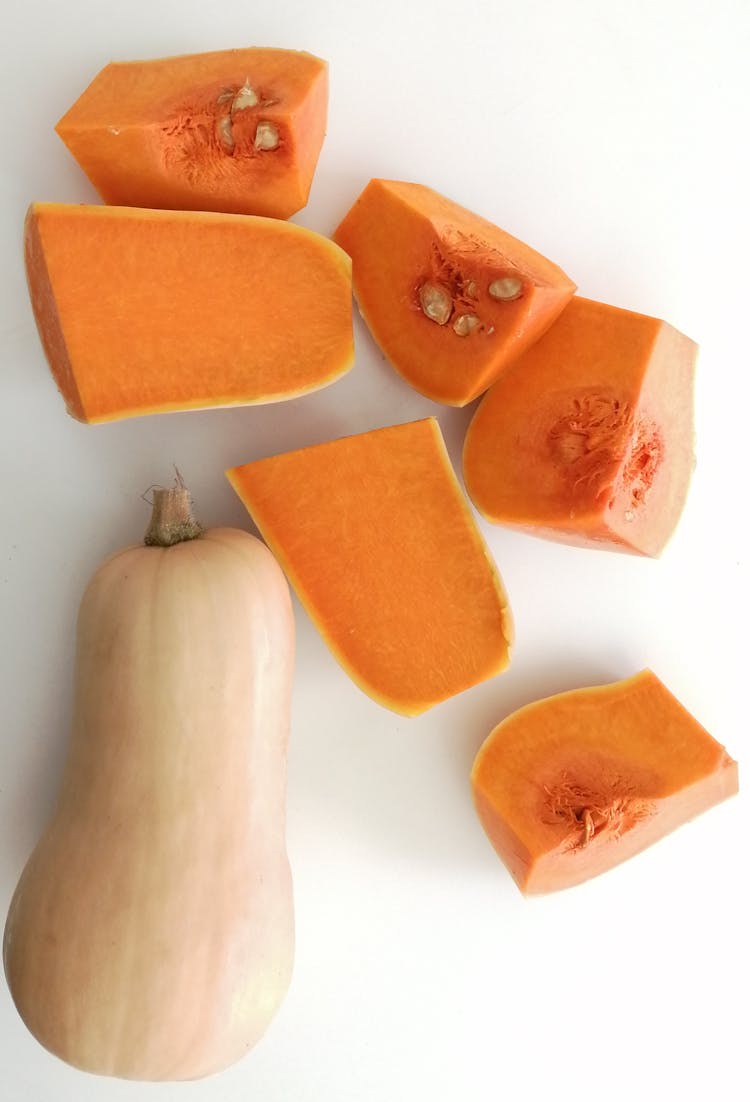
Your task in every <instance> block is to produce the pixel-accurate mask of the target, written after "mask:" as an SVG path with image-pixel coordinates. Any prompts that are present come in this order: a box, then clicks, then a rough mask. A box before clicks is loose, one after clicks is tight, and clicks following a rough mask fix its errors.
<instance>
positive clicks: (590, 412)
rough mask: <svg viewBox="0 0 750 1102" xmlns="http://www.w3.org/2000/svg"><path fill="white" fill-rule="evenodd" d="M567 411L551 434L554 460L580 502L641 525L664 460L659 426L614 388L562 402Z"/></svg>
mask: <svg viewBox="0 0 750 1102" xmlns="http://www.w3.org/2000/svg"><path fill="white" fill-rule="evenodd" d="M557 406H558V409H560V408H561V409H562V410H563V413H562V415H559V416H558V417H557V418H556V420H555V421H554V423H553V424H552V425H551V427H550V429H549V431H548V434H547V444H548V447H549V451H550V454H551V456H552V458H553V460H554V462H555V465H556V466H557V468H558V470H559V472H560V475H561V477H562V478H564V479H565V481H566V482H567V483H568V486H569V488H570V491H571V494H572V495H573V496H574V497H575V498H576V499H577V500H578V501H584V500H585V501H588V502H591V503H594V502H599V501H600V499H602V498H603V497H605V495H606V500H607V504H608V507H609V508H610V509H614V508H615V507H616V506H619V507H621V508H623V510H624V517H623V519H624V520H625V521H628V522H630V521H632V520H634V519H635V516H636V512H637V510H638V509H640V508H641V507H642V506H643V505H644V503H645V502H646V499H647V498H648V495H649V491H650V489H651V487H652V485H653V483H654V480H655V478H656V475H657V472H658V470H659V467H660V466H661V463H662V461H663V458H664V443H663V438H662V434H661V432H660V430H659V428H658V426H657V425H656V424H655V423H654V422H653V421H651V420H650V419H649V418H647V417H646V416H644V415H643V414H642V413H641V412H640V411H636V410H634V409H633V407H632V405H631V404H630V403H629V402H628V401H626V400H625V399H624V397H621V396H620V395H619V394H617V393H616V392H615V391H614V390H612V389H610V388H605V387H602V388H600V389H595V388H593V387H592V388H591V389H588V390H579V391H575V392H572V393H569V394H567V395H559V396H558V398H557Z"/></svg>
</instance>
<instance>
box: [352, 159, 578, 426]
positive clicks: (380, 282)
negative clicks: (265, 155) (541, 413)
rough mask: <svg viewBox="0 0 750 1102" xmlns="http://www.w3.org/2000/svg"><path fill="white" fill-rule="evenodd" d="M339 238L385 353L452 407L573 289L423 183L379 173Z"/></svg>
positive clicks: (488, 378) (474, 392) (531, 254)
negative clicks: (389, 178) (347, 255)
mask: <svg viewBox="0 0 750 1102" xmlns="http://www.w3.org/2000/svg"><path fill="white" fill-rule="evenodd" d="M334 240H335V241H337V242H338V243H339V245H341V247H342V248H343V249H345V250H346V252H347V253H349V255H350V256H351V258H352V261H353V273H354V293H355V295H356V298H357V302H358V304H359V308H360V310H361V312H362V316H363V317H364V319H365V321H366V323H367V325H368V327H369V329H370V332H371V333H372V336H373V337H374V339H375V341H376V342H377V344H378V345H379V346H380V348H381V349H382V351H383V353H384V354H385V356H386V358H387V359H388V360H389V361H390V362H391V364H392V365H393V367H394V368H395V369H396V370H397V371H398V372H400V373H401V375H403V377H404V378H405V379H406V381H407V382H408V383H410V384H411V385H412V386H413V387H414V388H415V389H416V390H418V391H420V392H421V393H422V394H424V395H426V396H427V397H428V398H432V399H434V400H435V401H438V402H444V403H446V404H447V405H452V406H463V405H466V403H467V402H470V401H471V400H472V399H473V398H476V397H477V396H478V395H479V394H481V393H482V392H483V391H485V390H486V389H487V388H488V387H489V386H490V384H491V383H493V382H494V380H495V379H496V378H497V377H498V376H499V375H500V374H501V373H502V372H503V371H504V369H505V368H506V366H507V365H508V364H509V363H510V362H511V361H512V360H513V359H514V358H515V357H516V356H518V355H519V354H520V353H521V352H522V351H523V350H524V349H525V348H528V347H529V345H531V344H533V342H534V341H535V340H537V338H538V337H540V336H541V334H542V333H543V332H544V331H545V329H547V328H548V327H549V326H550V325H551V324H552V322H553V321H554V320H555V318H556V317H557V316H558V315H559V313H560V312H561V310H562V309H563V308H564V307H565V305H566V304H567V303H568V302H569V300H570V298H571V296H572V295H573V293H574V291H575V284H574V283H572V282H571V280H570V279H569V278H568V277H567V276H566V275H565V273H564V272H562V271H561V270H560V268H558V267H557V265H555V264H552V263H551V262H550V261H549V260H546V259H545V258H544V257H543V256H541V255H540V254H539V253H537V252H535V251H534V249H532V248H530V247H529V246H528V245H525V244H523V242H521V241H518V240H517V239H516V238H514V237H511V236H510V234H508V233H505V232H504V231H503V230H501V229H498V227H497V226H494V225H493V224H492V223H491V222H487V221H486V220H485V219H484V218H480V217H479V216H478V215H476V214H473V213H472V212H471V211H468V210H466V209H465V208H464V207H461V206H459V205H458V204H457V203H454V202H451V200H449V199H446V198H444V197H443V196H442V195H439V194H438V193H437V192H435V191H433V190H432V189H431V188H428V187H424V186H422V185H421V184H411V183H401V182H398V181H395V180H379V179H376V180H371V181H370V183H369V184H368V185H367V187H366V188H365V190H364V191H363V192H362V194H361V195H360V197H359V199H357V201H356V202H355V204H354V206H353V207H352V208H351V210H350V211H349V213H348V214H347V215H346V217H345V218H344V220H343V221H342V223H341V225H340V226H339V227H338V229H337V230H336V231H335V233H334Z"/></svg>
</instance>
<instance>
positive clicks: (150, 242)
mask: <svg viewBox="0 0 750 1102" xmlns="http://www.w3.org/2000/svg"><path fill="white" fill-rule="evenodd" d="M25 245H26V269H27V275H28V282H29V291H30V295H31V302H32V306H33V309H34V315H35V317H36V321H37V326H38V328H39V333H40V336H41V340H42V344H43V346H44V350H45V353H46V355H47V359H48V361H49V365H50V367H51V370H52V374H53V375H54V377H55V380H56V382H57V385H58V387H59V389H60V391H61V393H62V395H63V398H64V399H65V403H66V405H67V407H68V410H69V412H70V413H71V414H72V415H73V416H74V417H76V418H78V419H79V420H81V421H88V422H96V421H111V420H115V419H116V418H121V417H132V416H136V415H138V414H146V413H160V412H168V411H171V410H185V409H202V408H206V407H210V406H228V405H244V404H248V403H257V402H271V401H279V400H281V399H285V398H294V397H296V396H298V395H300V394H305V393H307V392H309V391H312V390H317V389H318V388H320V387H322V386H325V385H327V384H328V383H331V382H333V381H334V380H335V379H337V378H339V376H341V375H342V374H344V373H345V372H346V371H348V369H349V368H350V367H351V365H352V362H353V356H354V346H353V335H352V299H351V263H350V261H349V258H348V257H347V256H346V254H345V253H344V252H342V250H341V249H340V248H339V247H338V246H336V245H334V243H333V242H332V241H330V240H329V239H328V238H326V237H323V236H322V235H321V234H318V233H314V232H313V231H312V230H308V229H304V228H303V227H301V226H297V225H294V224H293V223H291V222H283V221H280V220H278V219H275V218H263V217H254V216H251V215H234V214H216V213H206V212H185V211H161V210H145V209H140V208H136V207H105V206H87V205H85V204H84V205H73V204H65V203H35V204H33V205H32V206H31V207H30V209H29V212H28V215H27V219H26V229H25Z"/></svg>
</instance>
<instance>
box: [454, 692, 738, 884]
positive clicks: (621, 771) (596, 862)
mask: <svg viewBox="0 0 750 1102" xmlns="http://www.w3.org/2000/svg"><path fill="white" fill-rule="evenodd" d="M471 783H472V789H473V795H474V800H475V806H476V809H477V813H478V815H479V818H480V821H481V823H482V825H483V827H484V829H485V831H486V832H487V835H488V837H489V839H490V841H491V842H492V844H493V846H494V848H495V849H496V851H497V853H498V854H499V855H500V857H501V858H502V860H503V861H504V862H505V864H506V865H507V867H508V869H509V871H510V872H511V874H512V876H513V878H514V879H515V881H516V883H517V884H518V886H519V888H520V889H521V891H523V892H526V893H534V892H549V891H555V890H557V889H560V888H567V887H571V886H573V885H574V884H578V883H581V882H582V881H584V880H588V879H590V878H591V877H593V876H597V875H598V874H599V873H602V872H605V871H606V870H607V869H609V868H612V867H613V866H615V865H618V864H620V863H621V862H623V861H625V860H626V859H627V858H629V857H632V856H633V855H634V854H636V853H639V852H641V851H642V850H643V849H645V848H646V847H647V846H649V845H651V844H652V843H654V842H656V841H658V840H659V839H660V838H662V837H664V835H666V834H668V833H669V832H671V831H672V830H675V829H676V828H677V827H678V826H681V825H682V824H683V823H685V822H687V821H688V820H689V819H692V818H693V817H694V816H696V815H698V814H700V813H701V812H703V811H706V810H707V809H708V808H710V807H712V806H713V805H714V804H716V803H719V802H720V801H721V800H724V799H726V798H727V797H729V796H731V795H733V794H734V793H736V792H737V790H738V786H739V781H738V770H737V763H736V762H735V761H733V760H732V759H731V758H730V757H729V755H728V754H727V753H726V751H725V750H724V748H723V747H722V746H721V745H720V744H719V743H718V742H716V741H715V740H714V739H713V738H712V737H711V736H710V735H709V734H708V732H707V731H705V730H704V728H703V727H701V725H700V724H699V723H698V722H697V721H696V720H695V719H694V718H693V717H692V716H691V715H690V714H689V713H688V712H687V711H686V710H685V708H684V707H683V706H682V705H681V704H680V703H679V701H678V700H676V698H675V697H674V696H673V695H672V694H671V693H670V692H669V690H668V689H666V688H665V686H664V685H663V684H662V683H661V682H660V681H659V680H658V678H657V677H656V676H655V675H654V674H653V673H652V672H651V671H650V670H643V671H642V672H641V673H639V674H636V675H635V676H634V677H631V678H628V679H627V680H624V681H619V682H615V683H614V684H611V685H604V686H600V687H597V688H589V689H579V690H574V691H572V692H567V693H561V694H559V695H558V696H553V697H549V698H548V699H546V700H541V701H537V702H535V703H533V704H529V705H527V706H526V707H525V708H521V709H520V710H519V711H517V712H514V713H513V714H512V715H511V716H509V717H508V718H507V719H506V720H504V721H503V722H502V723H501V724H499V726H497V727H496V728H495V730H494V731H493V732H492V733H491V734H490V736H489V737H488V738H487V740H486V741H485V743H484V745H483V746H482V747H481V749H480V751H479V753H478V755H477V757H476V760H475V763H474V768H473V771H472V775H471Z"/></svg>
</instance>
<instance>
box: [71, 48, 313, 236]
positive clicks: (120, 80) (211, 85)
mask: <svg viewBox="0 0 750 1102" xmlns="http://www.w3.org/2000/svg"><path fill="white" fill-rule="evenodd" d="M248 86H249V87H250V88H251V89H252V92H253V93H254V95H255V97H256V98H257V101H258V102H257V103H255V104H251V103H250V102H249V100H250V99H252V97H248V96H247V95H245V96H244V97H242V98H241V99H240V100H239V101H237V107H234V106H233V105H234V103H235V101H236V97H237V94H238V93H240V91H241V90H242V89H243V88H246V87H248ZM243 104H244V105H243ZM327 112H328V67H327V65H326V63H325V62H324V61H322V60H321V59H320V58H317V57H314V56H313V55H312V54H308V53H304V52H301V51H295V50H283V49H265V48H250V49H242V50H223V51H217V52H214V53H204V54H186V55H184V56H181V57H172V58H162V59H159V60H154V61H135V62H113V63H111V64H110V65H107V66H106V67H105V68H104V69H102V71H101V72H100V73H99V74H98V75H97V76H96V77H95V78H94V80H93V81H92V82H91V84H90V85H89V86H88V88H87V89H86V90H85V91H84V92H83V94H82V95H81V96H80V98H79V99H78V100H77V101H76V103H74V104H73V106H72V107H71V108H70V110H69V111H67V113H66V114H65V115H64V116H63V117H62V118H61V119H60V121H59V123H58V124H57V127H56V130H57V133H58V134H59V136H60V137H61V138H62V140H63V141H64V142H65V144H66V146H67V147H68V149H69V150H70V152H71V153H72V154H73V156H74V157H75V158H76V160H77V161H78V163H79V164H80V166H81V168H82V169H83V170H84V172H85V173H86V175H87V176H88V177H89V179H90V180H91V182H92V184H93V185H94V187H95V188H96V190H97V191H98V192H99V194H100V195H101V196H102V198H103V199H104V200H105V202H107V203H110V204H116V205H122V206H140V207H160V208H168V209H171V210H214V211H224V212H228V213H235V214H260V215H267V216H269V217H275V218H288V217H289V216H290V215H292V214H294V212H295V211H298V210H300V209H301V208H302V207H303V206H304V205H305V203H306V202H307V198H308V195H309V191H310V186H311V183H312V179H313V174H314V172H315V168H316V165H317V161H318V156H319V154H320V149H321V146H322V144H323V139H324V137H325V130H326V119H327ZM259 123H261V124H270V125H271V126H272V127H273V128H275V132H276V135H277V144H276V145H275V146H274V147H273V148H262V147H261V148H258V147H257V142H256V136H257V134H258V124H259ZM262 130H263V128H261V132H262ZM261 145H262V143H261Z"/></svg>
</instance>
